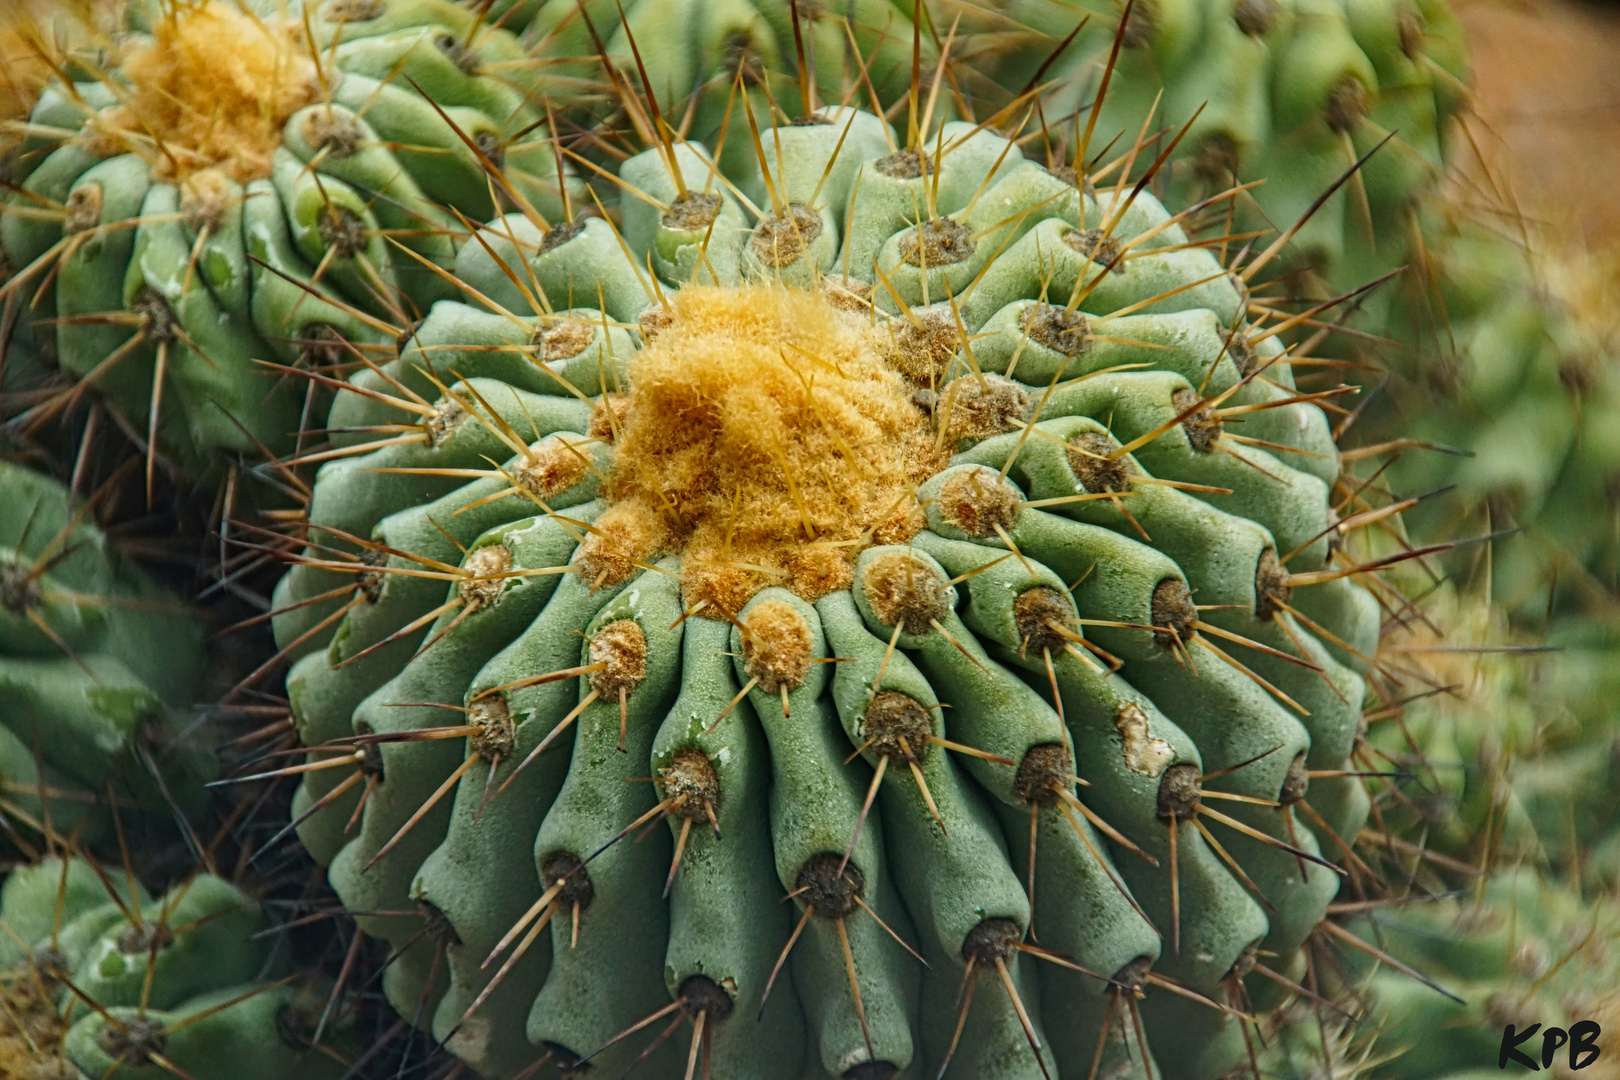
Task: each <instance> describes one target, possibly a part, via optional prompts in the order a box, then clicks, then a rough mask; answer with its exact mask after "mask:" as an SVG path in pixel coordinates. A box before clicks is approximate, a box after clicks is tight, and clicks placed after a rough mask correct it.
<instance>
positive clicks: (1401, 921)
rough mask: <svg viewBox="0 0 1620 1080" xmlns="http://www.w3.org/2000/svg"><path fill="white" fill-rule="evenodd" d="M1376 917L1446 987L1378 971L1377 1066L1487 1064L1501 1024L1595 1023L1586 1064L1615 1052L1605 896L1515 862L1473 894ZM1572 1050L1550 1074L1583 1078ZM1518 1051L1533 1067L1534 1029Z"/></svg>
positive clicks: (1402, 1072)
mask: <svg viewBox="0 0 1620 1080" xmlns="http://www.w3.org/2000/svg"><path fill="white" fill-rule="evenodd" d="M1375 921H1376V925H1377V930H1376V932H1377V933H1378V934H1379V935H1380V938H1381V941H1382V944H1383V945H1384V947H1385V948H1387V949H1389V950H1390V951H1391V953H1393V954H1394V956H1396V957H1397V958H1398V959H1399V960H1401V961H1403V962H1405V963H1407V964H1419V965H1422V966H1423V967H1424V969H1425V970H1426V971H1427V972H1429V973H1430V974H1431V975H1433V977H1434V978H1435V979H1436V980H1438V981H1439V983H1441V984H1443V985H1444V987H1445V989H1446V990H1447V991H1448V992H1449V996H1448V995H1446V994H1439V993H1435V992H1434V991H1433V990H1432V989H1430V988H1428V987H1423V986H1419V985H1417V984H1416V983H1414V982H1412V981H1411V980H1409V979H1406V978H1404V976H1401V975H1400V974H1399V973H1397V972H1395V971H1392V970H1385V971H1381V972H1379V973H1378V974H1376V975H1374V976H1373V978H1372V980H1371V984H1372V985H1371V989H1372V992H1373V998H1374V1000H1375V1001H1376V1002H1377V1005H1376V1006H1375V1010H1374V1012H1375V1016H1374V1019H1375V1020H1376V1022H1377V1023H1378V1025H1379V1028H1380V1032H1379V1049H1380V1051H1382V1052H1384V1053H1386V1054H1388V1055H1390V1056H1391V1058H1392V1060H1389V1061H1387V1062H1386V1063H1385V1064H1383V1065H1382V1066H1381V1067H1380V1068H1379V1069H1378V1070H1377V1071H1376V1072H1375V1074H1374V1075H1376V1076H1379V1077H1387V1078H1389V1080H1406V1078H1413V1080H1415V1078H1418V1077H1424V1078H1427V1077H1447V1076H1460V1075H1467V1074H1469V1073H1470V1072H1474V1073H1478V1072H1480V1071H1481V1070H1483V1069H1486V1068H1492V1067H1493V1066H1494V1064H1495V1062H1496V1060H1497V1054H1498V1050H1499V1046H1500V1044H1501V1041H1502V1032H1503V1029H1504V1027H1505V1026H1506V1025H1508V1024H1513V1025H1514V1026H1515V1028H1517V1030H1518V1031H1519V1032H1523V1031H1525V1029H1527V1028H1529V1027H1530V1026H1531V1025H1532V1024H1540V1025H1541V1026H1542V1028H1543V1030H1545V1029H1547V1028H1553V1027H1558V1028H1563V1029H1564V1030H1565V1032H1570V1031H1572V1029H1573V1028H1574V1027H1575V1025H1576V1024H1577V1023H1579V1022H1581V1021H1591V1022H1594V1023H1596V1024H1597V1025H1598V1026H1599V1027H1600V1028H1601V1032H1599V1033H1597V1038H1596V1040H1595V1042H1594V1043H1593V1046H1594V1047H1595V1048H1596V1049H1597V1050H1598V1051H1599V1054H1598V1056H1597V1057H1595V1058H1592V1059H1591V1060H1587V1061H1585V1064H1586V1065H1590V1064H1592V1063H1593V1061H1597V1062H1602V1061H1604V1060H1612V1058H1613V1055H1614V1053H1615V1051H1616V1048H1617V1047H1616V1043H1615V1038H1614V1031H1615V1023H1616V1021H1617V1020H1620V993H1617V991H1616V987H1617V986H1620V952H1617V951H1616V934H1617V933H1620V908H1617V907H1616V905H1615V902H1614V897H1613V896H1612V894H1611V895H1598V896H1590V895H1588V896H1582V895H1581V894H1580V893H1579V892H1578V891H1574V890H1571V889H1570V888H1568V887H1566V886H1561V885H1559V884H1557V883H1556V882H1555V881H1551V880H1548V879H1545V878H1542V877H1540V876H1539V875H1537V874H1536V873H1535V872H1534V871H1532V870H1528V869H1524V868H1519V869H1513V870H1506V871H1503V872H1502V873H1501V874H1500V875H1498V876H1497V877H1496V878H1495V879H1493V880H1492V881H1490V882H1489V884H1487V885H1485V886H1484V887H1483V888H1482V889H1481V890H1480V891H1479V893H1478V894H1477V895H1473V896H1467V897H1460V898H1457V899H1454V900H1449V901H1445V902H1441V903H1437V904H1432V905H1427V904H1425V905H1416V906H1414V907H1411V908H1406V909H1402V910H1399V911H1396V912H1388V913H1384V912H1381V913H1379V914H1378V915H1377V917H1376V920H1375ZM1366 932H1368V933H1372V932H1373V931H1372V930H1371V929H1370V928H1369V929H1367V930H1366ZM1569 1050H1570V1048H1569V1047H1568V1046H1567V1045H1566V1046H1564V1047H1563V1048H1562V1049H1561V1050H1560V1051H1559V1052H1558V1053H1557V1054H1556V1055H1555V1058H1554V1060H1553V1061H1552V1062H1550V1063H1549V1064H1550V1066H1551V1068H1550V1071H1551V1072H1552V1073H1553V1075H1555V1076H1559V1077H1572V1076H1579V1075H1582V1073H1581V1072H1577V1071H1573V1070H1571V1069H1570V1067H1569V1057H1568V1055H1569ZM1520 1052H1521V1053H1523V1054H1524V1055H1525V1056H1526V1057H1528V1058H1530V1059H1532V1060H1533V1061H1535V1062H1536V1063H1537V1064H1538V1065H1540V1064H1541V1057H1542V1037H1541V1035H1539V1034H1537V1035H1534V1036H1532V1037H1531V1038H1530V1039H1529V1040H1527V1041H1526V1042H1525V1043H1523V1044H1522V1045H1521V1047H1520ZM1397 1053H1398V1056H1395V1055H1396V1054H1397ZM1581 1057H1582V1058H1586V1057H1588V1055H1586V1054H1582V1055H1581ZM1602 1067H1603V1068H1607V1067H1608V1066H1606V1065H1604V1066H1602ZM1599 1071H1600V1072H1601V1069H1600V1070H1599Z"/></svg>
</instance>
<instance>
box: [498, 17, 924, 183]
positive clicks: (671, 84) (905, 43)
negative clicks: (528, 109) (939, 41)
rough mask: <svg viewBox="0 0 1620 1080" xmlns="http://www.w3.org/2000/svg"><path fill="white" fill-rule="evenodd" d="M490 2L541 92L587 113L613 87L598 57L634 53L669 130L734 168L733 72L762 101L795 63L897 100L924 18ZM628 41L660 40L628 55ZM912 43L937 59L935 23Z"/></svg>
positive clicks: (794, 73) (743, 148) (742, 141)
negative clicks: (606, 86)
mask: <svg viewBox="0 0 1620 1080" xmlns="http://www.w3.org/2000/svg"><path fill="white" fill-rule="evenodd" d="M488 7H489V18H490V19H491V21H492V22H495V23H496V24H497V25H500V26H502V27H505V28H506V29H509V30H512V31H513V32H514V33H518V34H519V35H520V37H521V38H522V40H523V42H524V44H525V46H526V47H527V48H528V50H529V52H530V55H531V56H533V57H535V58H536V59H537V60H538V63H537V65H536V67H535V70H534V71H533V77H534V78H535V80H536V84H537V88H538V92H539V93H541V94H542V95H543V96H545V97H546V98H547V99H548V100H553V101H556V102H558V103H559V107H563V106H566V107H568V109H569V111H570V112H574V113H580V114H582V115H584V116H587V117H588V116H589V115H590V112H591V110H592V109H593V108H597V107H601V106H604V105H605V106H606V107H608V108H611V107H612V104H613V98H612V94H611V93H608V94H606V95H604V94H602V93H601V88H602V82H601V72H602V68H601V63H602V59H603V58H604V57H606V58H607V59H608V61H609V62H610V63H612V64H613V65H614V66H616V67H618V68H619V69H620V70H621V71H624V72H627V73H629V74H630V75H631V77H632V78H633V77H634V76H635V73H636V71H637V66H638V65H640V66H641V67H642V68H644V69H645V74H646V84H645V85H646V89H647V91H648V92H649V93H650V94H652V95H653V97H654V98H655V99H656V100H657V102H658V104H659V106H660V108H661V109H662V110H663V113H664V115H665V116H668V117H670V118H671V121H672V123H673V124H674V125H675V127H676V128H677V130H679V131H680V132H681V134H683V135H684V136H686V137H688V138H690V139H692V140H694V141H704V142H708V143H710V144H712V145H715V147H716V153H717V155H718V156H719V158H720V160H721V164H722V166H723V167H725V168H733V167H741V168H742V169H743V170H744V171H746V169H747V168H748V167H749V165H750V164H751V162H750V155H751V153H752V151H751V150H750V149H749V147H748V139H747V127H746V125H745V124H744V121H743V115H742V111H741V110H740V109H738V108H736V107H735V104H734V103H733V101H732V86H733V83H734V81H735V79H736V77H737V75H738V74H739V73H743V74H745V75H746V79H747V82H746V83H745V91H744V92H745V93H746V94H747V95H748V96H749V98H750V99H751V101H752V104H753V107H754V108H755V109H756V110H760V111H763V110H765V109H766V108H767V107H768V106H769V99H770V94H771V91H772V90H773V89H774V90H776V91H777V92H778V93H782V94H784V95H791V94H793V93H795V92H796V89H795V88H796V85H797V83H798V81H799V77H800V72H801V71H803V72H805V73H809V72H812V71H813V72H814V73H815V77H816V78H817V80H818V81H819V82H820V84H821V85H822V86H838V85H841V84H843V83H844V82H845V81H847V80H849V79H851V78H856V79H864V80H865V81H867V82H869V83H870V84H871V85H872V86H873V87H874V88H875V89H876V91H877V92H878V93H879V94H881V95H882V96H883V99H884V100H885V101H897V100H900V99H901V98H902V95H903V94H904V92H905V89H906V87H908V86H909V85H910V81H911V77H912V55H913V49H912V44H913V39H914V37H915V36H916V35H917V33H918V31H919V30H920V29H921V28H922V27H921V26H920V25H919V23H918V22H917V21H915V20H922V24H923V25H927V20H928V13H927V12H926V11H925V10H923V9H921V8H920V7H918V6H916V5H915V4H914V3H912V2H911V0H844V2H842V3H839V4H829V5H822V4H810V3H806V4H796V3H794V2H793V0H789V2H787V3H783V2H780V0H718V2H715V0H675V2H668V0H664V2H645V0H642V2H637V0H630V2H629V3H621V2H620V0H585V2H584V3H566V4H565V3H551V4H547V3H542V2H540V0H494V2H493V3H492V4H490V5H488ZM928 29H929V30H930V31H933V30H935V29H937V28H934V27H931V26H930V27H928ZM635 41H641V42H656V43H657V46H658V47H657V48H649V49H647V50H646V52H645V53H644V54H643V55H641V56H637V55H636V52H637V50H636V49H635V48H634V44H633V43H634V42H635ZM919 45H920V48H919V50H918V57H919V60H920V62H921V63H923V64H927V65H929V66H930V67H931V66H932V65H933V63H934V62H935V61H936V60H937V59H938V53H937V49H936V48H935V42H934V38H933V34H932V33H929V34H928V35H927V36H926V37H923V38H921V39H920V41H919ZM722 130H725V131H727V132H728V133H729V135H730V139H729V143H728V142H727V141H726V140H723V139H721V138H720V137H719V133H720V131H722Z"/></svg>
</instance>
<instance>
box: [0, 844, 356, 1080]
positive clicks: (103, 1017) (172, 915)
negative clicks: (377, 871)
mask: <svg viewBox="0 0 1620 1080" xmlns="http://www.w3.org/2000/svg"><path fill="white" fill-rule="evenodd" d="M268 926H269V921H268V919H267V918H266V915H265V913H264V911H263V910H262V909H261V908H260V907H259V905H258V904H257V903H256V902H255V901H254V900H253V899H252V898H250V897H248V896H246V895H245V894H243V893H242V892H241V891H240V890H239V889H238V888H237V887H236V886H234V885H232V884H231V883H230V882H228V881H226V880H224V879H222V878H219V877H216V876H214V875H212V874H209V873H206V872H202V873H198V874H196V875H195V876H192V877H190V878H189V879H187V880H184V881H182V882H180V883H178V884H176V885H175V886H174V887H173V888H171V889H170V890H169V891H168V892H166V893H164V894H163V895H162V896H160V897H157V898H155V899H153V898H151V897H149V896H147V894H146V892H145V890H144V889H143V888H142V887H141V885H140V884H139V883H138V882H136V881H134V880H133V878H131V879H129V880H127V881H125V880H121V879H114V878H111V877H109V876H108V875H107V874H106V873H105V872H103V871H102V870H101V869H100V868H99V867H98V866H96V865H94V864H92V863H90V862H87V861H85V860H83V859H81V858H78V857H76V856H75V857H67V858H63V857H61V856H58V855H52V856H49V857H47V858H45V859H43V860H41V861H40V862H38V863H35V864H32V865H27V866H23V867H20V868H18V869H15V870H13V871H12V872H11V874H10V875H9V876H8V877H7V878H6V881H5V884H4V886H3V887H0V931H3V932H4V933H3V937H0V1000H3V1001H4V1002H5V1006H6V1007H5V1009H4V1010H3V1011H0V1067H3V1068H4V1070H5V1074H6V1075H7V1076H18V1077H38V1078H51V1080H58V1078H60V1080H81V1078H83V1077H103V1078H112V1077H117V1078H120V1080H156V1078H159V1077H171V1076H189V1077H194V1078H196V1080H214V1078H220V1080H223V1078H226V1077H244V1076H245V1077H252V1078H261V1077H262V1078H263V1080H283V1078H285V1077H287V1076H292V1075H299V1076H313V1077H318V1078H328V1077H329V1078H332V1080H336V1078H338V1077H341V1076H342V1075H344V1071H345V1068H346V1063H345V1061H344V1058H343V1055H342V1054H340V1053H339V1052H337V1051H336V1050H334V1049H333V1048H332V1047H331V1046H328V1047H326V1052H325V1053H316V1052H312V1051H311V1036H312V1034H313V1032H314V1031H315V1029H316V1026H317V1024H318V1022H319V1021H320V1019H321V1012H320V1010H321V1007H322V1005H323V1004H324V1000H325V999H324V995H321V994H318V993H315V992H313V990H312V989H308V988H301V987H298V986H295V985H293V984H292V982H291V980H289V979H280V980H276V981H272V978H271V977H273V976H274V975H276V974H277V973H278V968H279V966H280V965H279V964H278V962H277V961H276V960H275V959H274V957H273V955H272V946H273V942H272V941H271V939H270V938H268V937H266V936H265V934H264V933H263V931H265V930H266V929H267V928H268ZM328 1041H329V1042H336V1043H338V1044H340V1045H344V1048H345V1049H350V1048H351V1047H350V1046H348V1045H345V1044H348V1043H350V1042H351V1040H349V1039H347V1038H346V1037H345V1033H343V1032H341V1031H340V1032H338V1033H337V1038H336V1039H332V1038H330V1037H329V1039H328Z"/></svg>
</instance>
